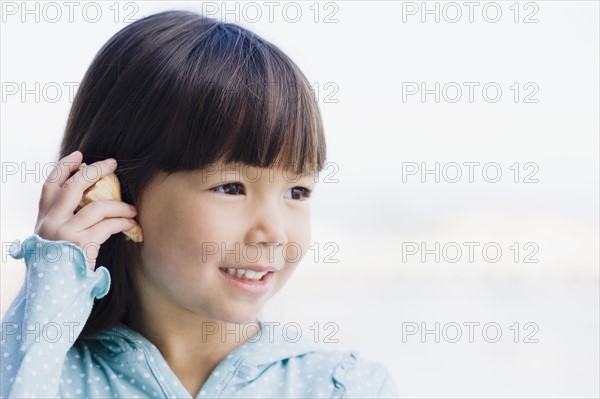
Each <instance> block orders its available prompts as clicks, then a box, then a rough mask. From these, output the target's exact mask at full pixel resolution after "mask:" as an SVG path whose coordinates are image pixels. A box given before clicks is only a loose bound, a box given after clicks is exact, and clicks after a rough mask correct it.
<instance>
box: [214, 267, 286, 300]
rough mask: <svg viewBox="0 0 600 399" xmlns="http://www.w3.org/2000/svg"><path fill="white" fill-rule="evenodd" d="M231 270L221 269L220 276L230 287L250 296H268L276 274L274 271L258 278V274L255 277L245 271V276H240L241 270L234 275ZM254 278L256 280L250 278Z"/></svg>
mask: <svg viewBox="0 0 600 399" xmlns="http://www.w3.org/2000/svg"><path fill="white" fill-rule="evenodd" d="M229 269H231V268H229ZM229 269H227V268H219V274H220V275H221V276H223V277H224V279H225V281H226V282H227V283H229V284H228V285H229V286H230V287H232V288H234V289H236V291H239V292H242V293H244V294H246V295H250V296H262V295H264V294H266V293H267V292H268V291H269V290H270V288H271V285H272V280H273V275H274V274H275V272H273V271H268V272H266V273H265V274H264V275H261V276H257V275H256V274H254V275H253V274H252V273H249V272H248V271H244V274H242V275H238V274H239V273H240V271H239V270H240V269H237V271H236V272H235V273H234V274H231V270H229ZM254 273H255V272H254ZM260 274H263V273H260ZM252 276H254V278H249V277H252Z"/></svg>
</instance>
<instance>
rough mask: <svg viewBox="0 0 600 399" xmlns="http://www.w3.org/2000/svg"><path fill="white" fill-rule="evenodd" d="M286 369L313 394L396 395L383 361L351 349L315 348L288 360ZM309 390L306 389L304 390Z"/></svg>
mask: <svg viewBox="0 0 600 399" xmlns="http://www.w3.org/2000/svg"><path fill="white" fill-rule="evenodd" d="M287 368H288V369H289V371H290V372H291V373H292V374H293V373H295V374H296V375H297V376H298V379H299V380H302V381H303V382H306V383H308V384H307V386H310V387H311V388H312V389H315V388H316V389H317V390H318V391H317V392H315V391H313V392H310V394H313V395H315V397H321V395H320V394H322V397H331V398H365V397H369V398H397V397H398V392H397V388H396V385H395V382H394V380H393V378H392V377H391V374H390V373H389V371H388V369H387V367H385V366H384V365H383V364H381V363H378V362H374V361H371V360H370V359H368V358H365V357H364V356H362V355H360V354H359V352H357V351H354V350H334V349H323V348H318V349H315V350H314V351H312V352H308V353H305V354H303V355H301V356H296V357H295V358H291V359H289V362H288V364H287ZM307 393H309V392H307Z"/></svg>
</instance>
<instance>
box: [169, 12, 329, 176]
mask: <svg viewBox="0 0 600 399" xmlns="http://www.w3.org/2000/svg"><path fill="white" fill-rule="evenodd" d="M205 23H206V21H205ZM186 36H189V37H187V38H185V41H186V42H187V43H188V46H189V47H188V46H184V48H182V49H180V51H183V52H184V53H181V52H180V53H179V54H177V55H176V56H175V57H171V58H169V59H168V60H167V61H168V64H167V65H166V68H167V69H168V70H170V71H172V77H173V80H172V81H171V82H170V83H169V87H170V92H168V93H167V95H166V98H167V99H169V101H170V104H169V105H168V107H169V108H171V109H172V110H173V112H171V113H167V115H169V121H167V123H166V129H165V130H164V131H165V134H164V136H163V137H162V138H163V139H164V143H163V144H164V145H163V144H161V145H160V146H159V147H160V148H161V151H162V152H161V155H160V158H161V161H162V162H160V164H161V167H162V169H164V170H166V171H167V172H174V171H178V170H195V169H200V168H203V167H205V166H206V165H208V164H210V163H213V162H218V161H224V162H243V163H246V164H249V165H252V166H257V167H264V168H267V167H271V166H274V165H279V166H283V167H284V168H286V169H288V170H290V171H293V172H295V173H298V174H304V173H307V172H308V171H310V170H317V171H321V170H322V169H323V167H324V163H325V152H326V151H325V139H324V132H323V125H322V121H321V116H320V113H319V109H318V106H317V103H316V99H315V96H314V93H313V91H312V88H311V86H310V84H309V82H308V80H307V79H306V77H305V76H304V75H303V73H302V72H301V71H300V70H299V68H298V67H297V66H296V65H295V64H294V62H293V61H291V60H290V59H289V58H288V57H287V56H286V55H285V54H284V53H283V52H282V51H281V50H279V49H278V48H277V47H276V46H274V45H273V44H271V43H268V42H267V41H265V40H264V39H262V38H260V37H258V36H256V35H254V34H253V33H252V32H250V31H247V30H245V29H243V28H241V27H239V26H237V25H233V24H227V23H222V22H218V23H214V25H213V26H211V27H210V28H209V29H206V27H202V34H198V33H197V32H195V31H194V29H191V30H189V31H188V32H186ZM182 39H184V38H182ZM190 42H191V43H193V44H189V43H190ZM182 58H184V60H181V59H182ZM176 61H177V62H176ZM180 61H183V63H181V62H180ZM161 141H162V140H161Z"/></svg>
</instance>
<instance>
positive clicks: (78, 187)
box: [49, 158, 117, 219]
mask: <svg viewBox="0 0 600 399" xmlns="http://www.w3.org/2000/svg"><path fill="white" fill-rule="evenodd" d="M111 159H112V158H109V159H105V160H102V161H98V162H94V163H93V164H90V165H85V166H84V167H83V168H82V169H81V170H80V171H78V172H77V173H75V174H74V175H73V176H71V177H70V178H69V179H68V180H67V181H66V182H65V183H64V184H63V186H62V188H61V190H60V193H59V194H58V198H57V200H56V202H55V203H54V205H53V206H52V209H51V210H50V212H49V213H51V214H52V217H57V218H60V219H67V218H71V217H72V216H73V212H74V211H75V209H76V208H77V206H78V205H79V203H80V202H81V199H82V198H83V192H84V191H85V190H86V189H87V188H89V187H91V186H92V185H94V184H95V183H96V182H97V181H98V180H100V179H101V178H103V177H104V176H106V175H108V174H110V173H112V172H113V171H114V170H115V168H116V166H117V164H116V161H114V160H112V162H114V163H111Z"/></svg>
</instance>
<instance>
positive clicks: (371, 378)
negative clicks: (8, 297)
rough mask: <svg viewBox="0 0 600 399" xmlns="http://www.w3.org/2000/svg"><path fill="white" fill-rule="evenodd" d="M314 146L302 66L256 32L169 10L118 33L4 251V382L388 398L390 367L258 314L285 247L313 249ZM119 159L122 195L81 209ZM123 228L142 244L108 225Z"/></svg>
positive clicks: (281, 274) (91, 389)
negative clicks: (17, 275)
mask: <svg viewBox="0 0 600 399" xmlns="http://www.w3.org/2000/svg"><path fill="white" fill-rule="evenodd" d="M325 149H326V146H325V139H324V135H323V126H322V122H321V117H320V113H319V109H318V107H317V105H316V102H315V98H314V96H313V92H312V90H311V88H310V84H309V82H308V80H307V79H306V77H305V76H304V75H303V73H302V72H301V71H300V70H299V69H298V67H297V66H296V65H295V64H294V62H292V61H291V60H290V59H289V58H288V57H287V56H286V55H285V54H284V53H283V52H282V51H281V50H280V49H278V48H277V47H276V46H274V45H273V44H271V43H269V42H268V41H266V40H264V39H262V38H261V37H258V36H257V35H255V34H253V33H252V32H249V31H248V30H246V29H243V28H242V27H240V26H238V25H235V24H230V23H224V22H220V21H217V20H214V19H208V18H205V17H203V16H201V15H198V14H195V13H193V12H188V11H168V12H162V13H158V14H154V15H150V16H148V17H146V18H143V19H141V20H138V21H136V22H134V23H132V24H131V25H129V26H127V27H125V28H124V29H122V30H121V31H120V32H118V33H117V34H116V35H114V36H113V37H112V38H111V39H110V40H109V41H108V43H106V44H105V46H104V47H103V48H102V49H101V50H100V52H99V53H98V54H97V56H96V58H95V59H94V60H93V62H92V64H91V66H90V68H89V70H88V71H87V73H86V75H85V77H84V79H83V81H82V83H81V86H80V88H79V91H78V92H77V96H76V98H75V101H74V103H73V106H72V109H71V113H70V115H69V119H68V123H67V127H66V132H65V135H64V139H63V142H62V145H61V150H60V154H61V155H60V157H59V158H61V159H60V161H59V162H58V163H57V165H56V167H55V169H54V170H53V172H52V173H51V174H50V176H48V179H47V180H46V182H45V183H44V186H43V189H42V193H41V198H40V206H39V215H38V220H37V223H36V226H35V229H34V234H33V235H32V236H30V237H28V238H27V239H25V240H24V242H23V243H22V244H21V243H20V242H18V241H17V242H15V243H14V245H13V247H12V249H11V252H10V254H11V256H12V257H13V258H15V259H21V258H24V259H25V263H26V266H27V274H26V280H25V283H24V285H23V287H22V289H21V291H20V292H19V294H18V295H17V298H16V299H15V300H14V302H13V303H12V304H11V306H10V308H9V309H8V311H7V315H6V318H5V320H4V321H3V324H2V343H1V344H2V348H1V353H2V356H1V357H0V359H1V362H2V397H3V398H7V397H11V398H12V397H15V398H16V397H18V398H23V397H54V396H58V397H82V398H83V397H86V398H90V397H94V398H96V397H128V398H135V397H170V398H191V397H194V398H203V397H207V398H208V397H211V398H217V397H245V398H247V397H303V398H307V397H355V396H359V397H384V396H392V397H394V396H397V391H396V387H395V386H394V383H393V382H392V380H391V378H390V376H389V374H388V372H387V370H386V368H385V367H384V366H382V365H380V364H377V363H372V362H368V361H366V360H363V359H362V358H360V357H358V355H357V353H356V352H354V351H348V352H344V353H342V352H338V351H334V350H323V349H321V348H317V347H316V345H315V344H314V343H312V342H311V341H310V339H309V338H308V337H303V336H300V337H297V336H293V334H292V336H291V337H290V336H289V335H290V334H289V332H288V331H287V330H284V329H283V328H282V326H281V325H279V324H278V323H274V322H273V323H271V322H267V321H265V320H263V319H262V316H261V309H262V307H263V306H264V305H265V303H266V302H267V301H268V300H269V298H271V297H272V296H273V295H274V294H276V293H277V292H278V291H279V290H280V289H281V288H282V286H283V285H284V284H285V283H286V282H287V280H288V279H289V278H290V276H291V275H292V273H293V272H294V269H295V268H296V266H297V262H298V259H289V258H288V257H287V256H286V252H287V251H285V249H286V247H289V246H290V245H293V246H294V247H295V248H298V250H299V251H300V253H301V254H305V253H306V251H307V250H308V248H309V240H310V225H309V220H310V215H309V197H310V193H311V191H312V190H313V189H314V186H315V179H314V173H316V172H319V171H321V170H322V169H323V167H324V162H325V153H326V151H325ZM67 154H69V155H67ZM82 163H85V164H86V165H85V166H83V168H81V170H79V169H80V166H82ZM113 172H114V173H115V176H118V181H119V182H120V184H121V197H122V201H115V200H112V201H111V200H99V201H95V202H92V203H89V204H87V205H85V206H84V207H83V208H81V209H80V210H77V207H78V204H79V203H80V201H81V200H82V198H83V196H84V194H85V192H86V190H87V189H89V188H90V187H93V186H94V184H95V183H96V182H97V181H98V180H99V179H101V178H102V177H104V176H109V175H110V174H111V173H113ZM135 225H139V226H140V227H141V229H142V232H143V241H141V242H135V241H131V240H128V239H126V236H125V235H124V234H120V233H121V232H124V231H127V230H130V229H131V228H132V227H134V226H135Z"/></svg>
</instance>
